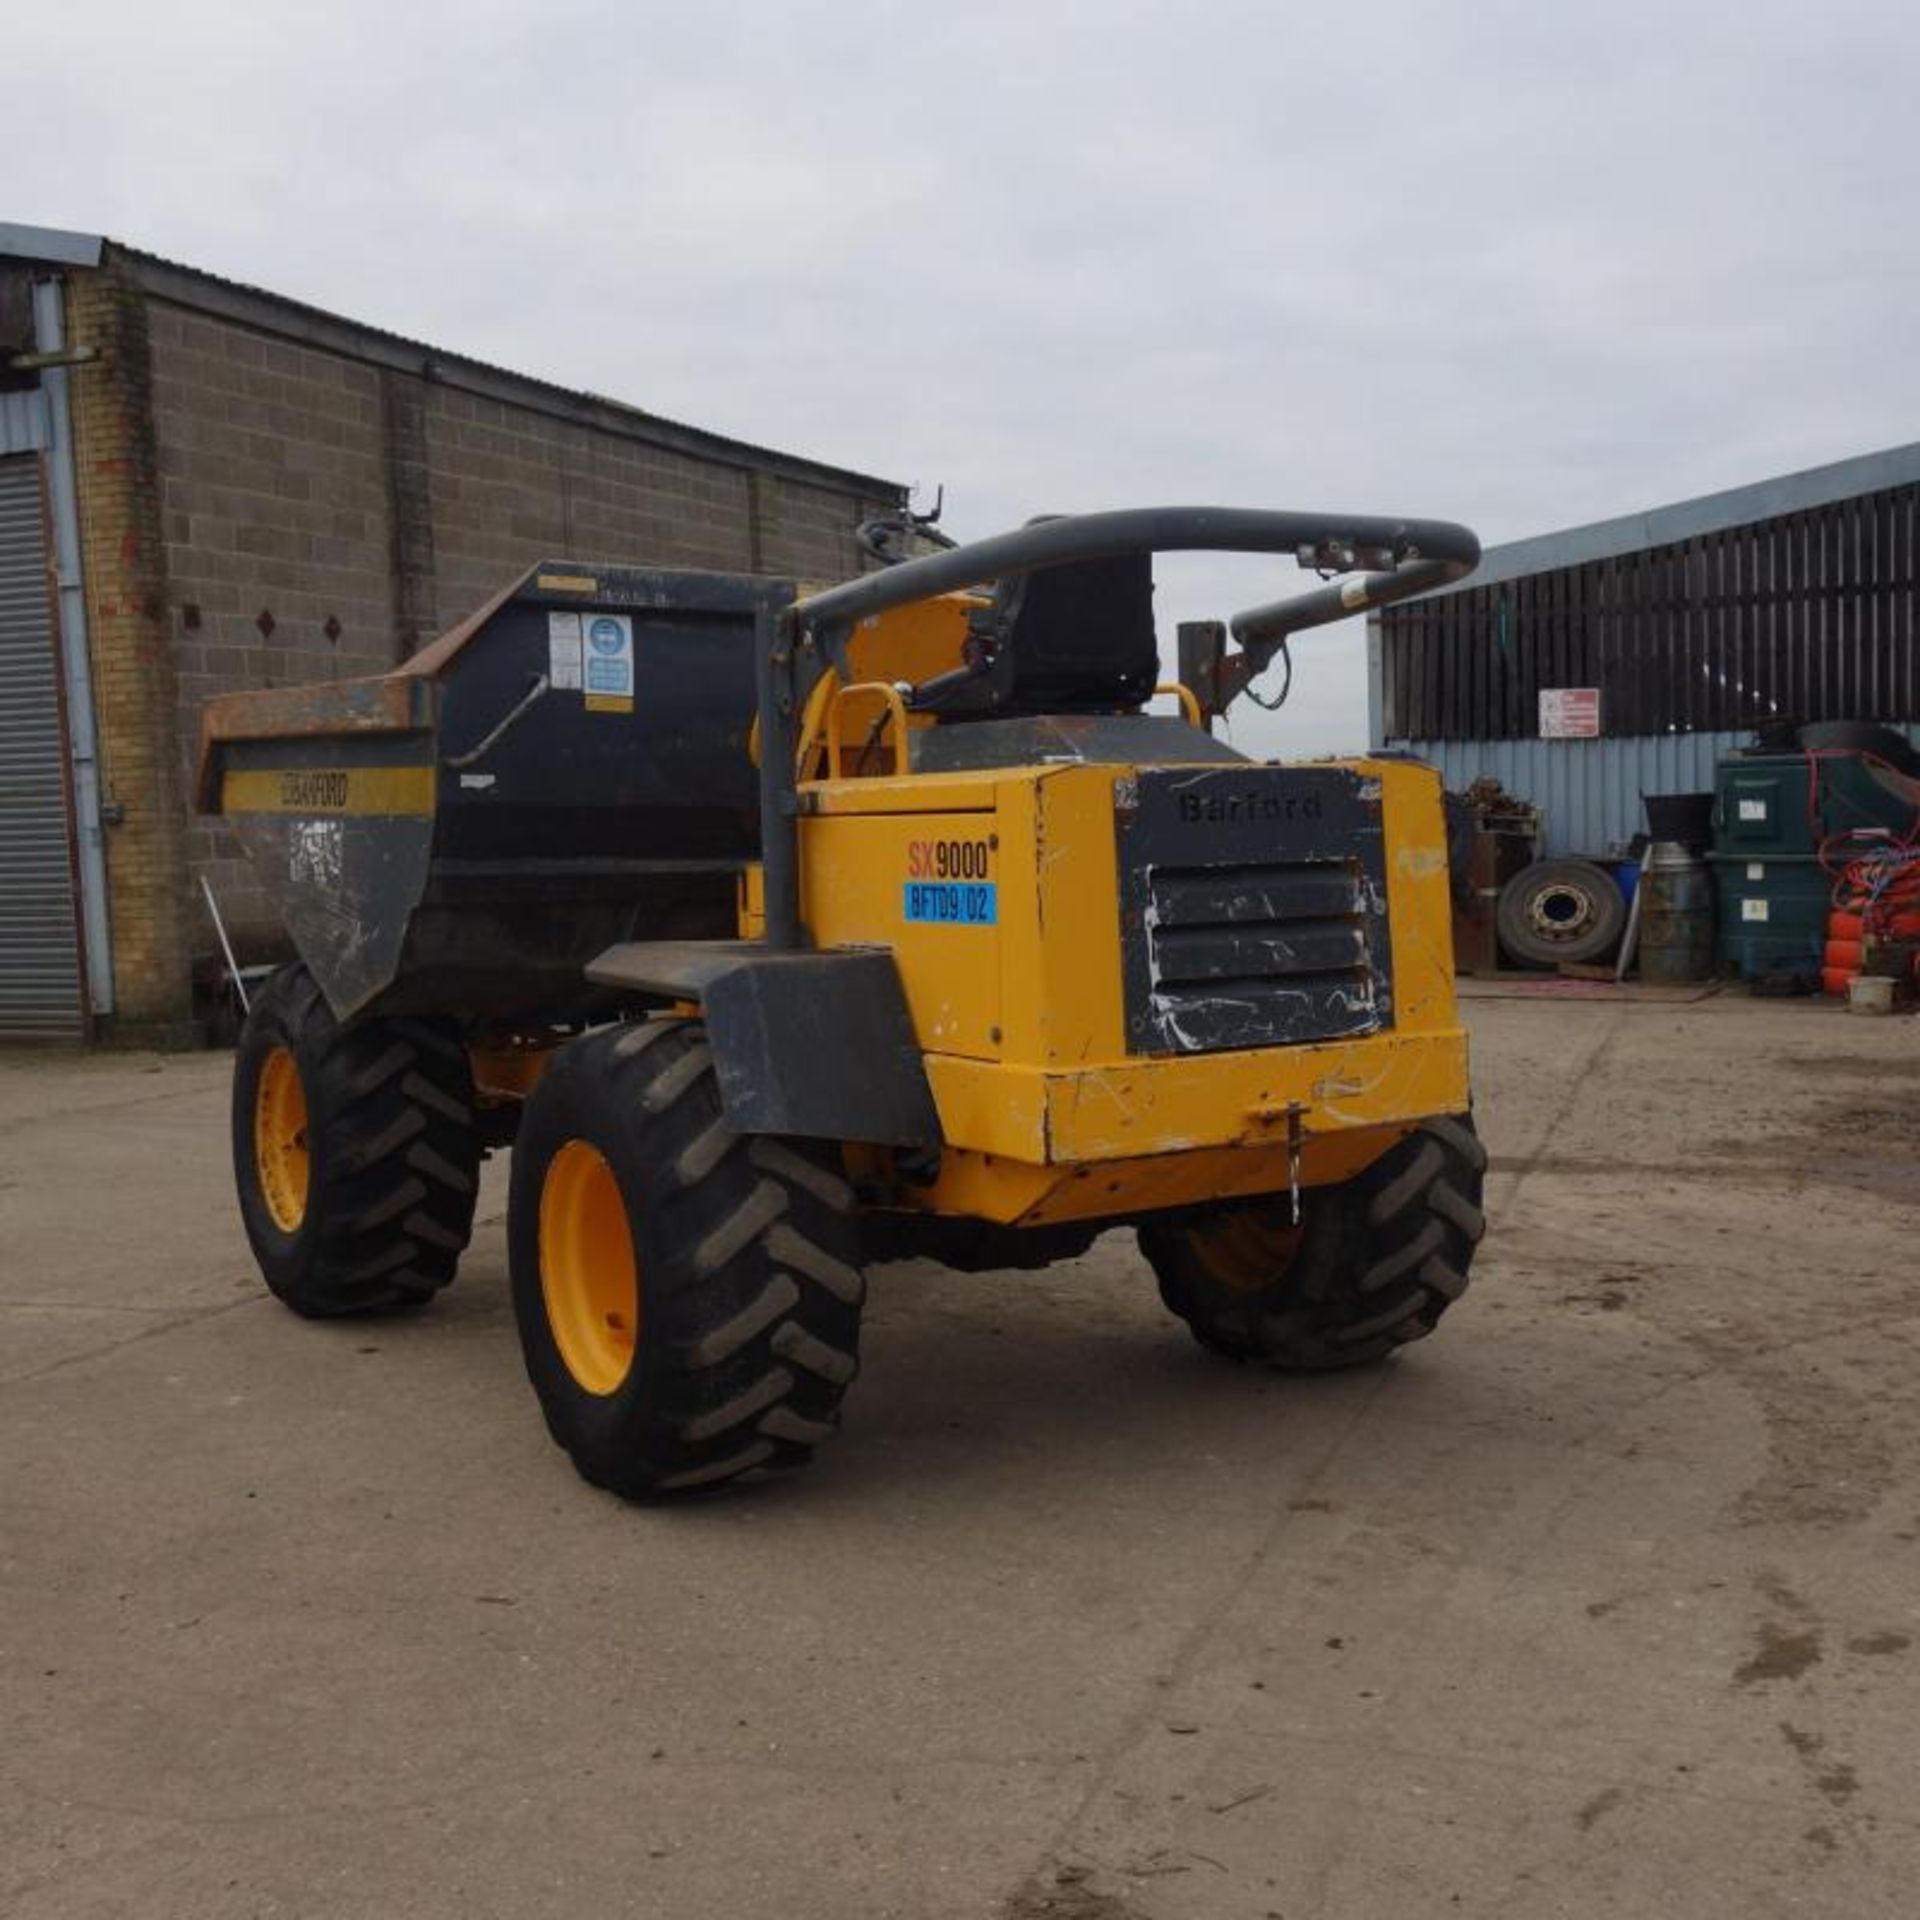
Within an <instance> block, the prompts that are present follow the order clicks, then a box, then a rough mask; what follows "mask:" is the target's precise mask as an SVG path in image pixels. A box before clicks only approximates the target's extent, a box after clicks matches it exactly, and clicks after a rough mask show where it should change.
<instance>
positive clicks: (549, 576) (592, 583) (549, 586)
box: [533, 573, 600, 593]
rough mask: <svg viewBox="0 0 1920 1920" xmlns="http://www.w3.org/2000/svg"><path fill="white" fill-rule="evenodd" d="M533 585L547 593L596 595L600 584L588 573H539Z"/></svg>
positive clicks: (535, 576)
mask: <svg viewBox="0 0 1920 1920" xmlns="http://www.w3.org/2000/svg"><path fill="white" fill-rule="evenodd" d="M533 584H534V585H535V586H536V587H544V588H546V590H547V591H548V592H549V593H597V592H599V590H600V582H599V581H598V580H596V579H595V578H594V577H593V575H592V574H590V573H539V574H535V575H534V579H533Z"/></svg>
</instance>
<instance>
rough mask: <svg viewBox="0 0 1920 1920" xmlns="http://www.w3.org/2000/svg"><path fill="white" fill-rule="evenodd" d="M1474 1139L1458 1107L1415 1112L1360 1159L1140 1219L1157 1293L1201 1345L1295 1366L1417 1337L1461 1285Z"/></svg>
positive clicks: (1468, 1251)
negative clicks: (1193, 1208)
mask: <svg viewBox="0 0 1920 1920" xmlns="http://www.w3.org/2000/svg"><path fill="white" fill-rule="evenodd" d="M1486 1165H1487V1155H1486V1149H1485V1148H1484V1147H1482V1146H1481V1144H1480V1141H1479V1138H1478V1136H1477V1135H1476V1134H1475V1133H1474V1130H1473V1122H1472V1121H1471V1120H1470V1119H1468V1118H1467V1116H1466V1115H1464V1114H1455V1115H1450V1116H1442V1117H1440V1118H1438V1119H1433V1120H1427V1121H1423V1122H1422V1123H1421V1125H1420V1126H1418V1127H1416V1128H1415V1129H1414V1131H1413V1132H1412V1133H1410V1134H1409V1135H1408V1136H1407V1137H1406V1139H1404V1140H1403V1141H1401V1142H1400V1143H1399V1145H1397V1146H1396V1147H1394V1148H1393V1149H1392V1151H1391V1152H1389V1153H1386V1154H1383V1155H1382V1156H1381V1157H1380V1158H1379V1159H1378V1160H1376V1161H1375V1162H1374V1163H1373V1165H1372V1166H1370V1167H1368V1168H1367V1169H1366V1171H1365V1172H1363V1173H1360V1174H1357V1175H1355V1176H1354V1178H1353V1179H1351V1180H1347V1181H1344V1182H1342V1183H1341V1184H1340V1185H1339V1186H1334V1187H1310V1188H1308V1189H1307V1190H1306V1191H1305V1192H1304V1193H1303V1194H1302V1195H1301V1196H1300V1224H1299V1226H1297V1227H1296V1226H1294V1224H1293V1210H1292V1205H1291V1203H1290V1201H1289V1200H1288V1198H1287V1197H1286V1196H1285V1195H1275V1196H1273V1197H1270V1198H1266V1199H1261V1200H1253V1201H1240V1202H1222V1203H1221V1204H1220V1205H1219V1206H1217V1207H1215V1208H1213V1209H1211V1210H1210V1211H1209V1212H1207V1213H1205V1214H1202V1215H1199V1216H1196V1215H1194V1214H1192V1213H1185V1214H1180V1215H1172V1216H1169V1217H1168V1218H1166V1219H1164V1220H1159V1221H1152V1222H1149V1223H1148V1224H1147V1225H1145V1226H1143V1227H1142V1228H1141V1229H1140V1250H1141V1252H1142V1253H1144V1254H1145V1255H1146V1257H1147V1260H1148V1263H1149V1264H1150V1265H1151V1266H1152V1268H1153V1270H1154V1273H1155V1275H1156V1276H1157V1277H1158V1279H1159V1282H1160V1297H1161V1299H1163V1300H1164V1301H1165V1302H1166V1304H1167V1306H1168V1308H1169V1309H1170V1310H1171V1311H1172V1312H1174V1313H1176V1314H1178V1315H1179V1317H1180V1318H1181V1319H1182V1320H1184V1321H1185V1322H1186V1323H1187V1326H1188V1328H1189V1330H1190V1331H1191V1332H1192V1334H1193V1337H1194V1338H1195V1339H1196V1340H1198V1341H1199V1342H1200V1344H1201V1345H1202V1346H1203V1347H1207V1348H1209V1349H1211V1350H1212V1351H1213V1352H1215V1353H1220V1354H1225V1355H1227V1356H1228V1357H1229V1358H1231V1359H1235V1360H1254V1361H1264V1362H1266V1363H1267V1364H1268V1365H1270V1366H1276V1367H1290V1368H1301V1369H1325V1368H1331V1367H1353V1366H1360V1365H1362V1364H1364V1363H1365V1362H1367V1361H1370V1360H1378V1359H1380V1358H1381V1357H1382V1356H1383V1355H1385V1354H1387V1353H1390V1352H1391V1351H1392V1350H1393V1349H1394V1348H1395V1347H1399V1346H1404V1345H1406V1343H1407V1342H1408V1341H1410V1340H1421V1339H1424V1338H1425V1337H1426V1336H1427V1335H1428V1334H1429V1333H1431V1332H1432V1331H1433V1329H1434V1327H1435V1326H1436V1325H1437V1324H1438V1322H1439V1319H1440V1316H1441V1315H1442V1314H1443V1313H1445V1312H1446V1310H1447V1308H1448V1307H1450V1306H1451V1305H1452V1304H1453V1303H1454V1301H1456V1300H1457V1299H1459V1297H1460V1296H1461V1294H1462V1293H1464V1292H1465V1291H1466V1286H1467V1274H1468V1269H1469V1268H1470V1267H1471V1265H1472V1262H1473V1250H1474V1247H1475V1246H1476V1244H1477V1243H1478V1242H1479V1239H1480V1236H1481V1235H1482V1234H1483V1233H1484V1232H1485V1231H1486V1218H1485V1216H1484V1215H1483V1214H1482V1213H1481V1211H1480V1200H1481V1183H1482V1179H1483V1176H1484V1174H1485V1171H1486Z"/></svg>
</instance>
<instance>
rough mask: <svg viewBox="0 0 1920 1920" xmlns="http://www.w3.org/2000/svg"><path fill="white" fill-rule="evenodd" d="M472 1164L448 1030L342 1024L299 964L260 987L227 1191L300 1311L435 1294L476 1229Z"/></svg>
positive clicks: (460, 1061)
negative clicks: (232, 1191) (234, 1191)
mask: <svg viewBox="0 0 1920 1920" xmlns="http://www.w3.org/2000/svg"><path fill="white" fill-rule="evenodd" d="M479 1165H480V1141H479V1136H478V1135H477V1133H476V1132H475V1130H474V1121H473V1085H472V1081H471V1078H470V1077H469V1074H468V1070H467V1055H466V1049H465V1048H464V1047H463V1046H462V1045H461V1042H460V1037H459V1035H458V1033H456V1032H455V1031H454V1030H453V1029H452V1028H451V1027H450V1026H445V1025H443V1024H441V1023H439V1022H436V1021H430V1020H370V1021H367V1022H365V1023H364V1024H362V1025H359V1026H353V1027H347V1028H342V1027H341V1026H339V1024H338V1023H337V1022H336V1021H335V1020H334V1017H333V1015H332V1013H331V1012H330V1011H329V1010H328V1007H327V1003H326V1001H325V999H324V998H323V997H322V996H321V993H320V989H319V987H318V986H317V985H316V984H315V983H314V979H313V976H312V975H311V974H310V973H308V971H307V970H306V968H305V967H284V968H282V969H281V970H280V972H278V973H276V974H275V975H274V976H273V977H272V978H271V979H270V980H269V981H268V982H267V984H266V985H265V986H264V987H263V988H262V989H261V991H260V992H259V994H258V995H257V996H256V997H255V999H254V1002H253V1006H252V1009H251V1011H250V1012H249V1013H248V1015H247V1019H246V1024H245V1026H244V1027H242V1029H241V1033H240V1045H239V1049H238V1052H237V1054H236V1057H235V1061H234V1076H233V1167H234V1183H235V1185H236V1187H237V1188H238V1190H239V1195H240V1217H241V1220H242V1222H243V1223H244V1225H245V1227H246V1231H247V1239H248V1241H249V1242H250V1243H251V1245H252V1247H253V1253H254V1258H255V1259H256V1260H257V1261H258V1262H259V1263H260V1271H261V1273H262V1275H263V1276H264V1277H265V1279H266V1283H267V1285H268V1286H269V1287H270V1288H272V1290H273V1292H274V1293H275V1295H276V1296H277V1297H278V1298H280V1299H281V1300H283V1301H285V1302H286V1304H287V1305H288V1306H290V1307H291V1308H292V1309H293V1310H294V1312H296V1313H300V1314H306V1315H308V1316H309V1317H311V1318H316V1319H325V1318H331V1317H333V1316H335V1315H339V1314H352V1313H374V1312H380V1311H382V1310H387V1309H392V1308H396V1307H413V1306H418V1305H420V1304H421V1303H422V1302H423V1301H426V1300H428V1299H431V1298H432V1296H433V1295H434V1294H435V1293H437V1292H438V1291H439V1290H440V1289H441V1288H442V1287H444V1286H445V1285H446V1284H447V1282H448V1281H449V1280H451V1279H452V1278H453V1275H454V1269H455V1267H456V1266H457V1264H458V1262H459V1259H460V1254H461V1251H462V1249H463V1248H464V1247H465V1246H466V1244H467V1238H468V1235H469V1234H470V1233H471V1231H472V1228H473V1206H474V1198H475V1193H476V1189H477V1176H478V1171H479Z"/></svg>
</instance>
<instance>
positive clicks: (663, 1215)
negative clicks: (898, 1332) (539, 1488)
mask: <svg viewBox="0 0 1920 1920" xmlns="http://www.w3.org/2000/svg"><path fill="white" fill-rule="evenodd" d="M507 1236H508V1244H509V1249H510V1254H511V1263H512V1273H513V1306H514V1314H515V1318H516V1319H517V1320H518V1322H519V1327H520V1344H521V1351H522V1353H523V1355H524V1357H525V1360H526V1366H527V1374H528V1377H529V1378H530V1379H531V1381H532V1382H533V1387H534V1391H535V1393H536V1394H537V1395H538V1397H539V1400H540V1406H541V1410H542V1412H543V1413H544V1414H545V1415H546V1420H547V1426H548V1428H549V1430H550V1431H551V1433H552V1434H553V1437H554V1439H555V1440H556V1441H558V1442H559V1444H560V1445H561V1446H562V1447H564V1448H565V1449H566V1451H567V1453H568V1454H569V1455H570V1456H571V1458H572V1460H573V1463H574V1465H575V1466H576V1467H577V1468H578V1469H579V1471H580V1473H581V1474H582V1475H583V1476H584V1477H585V1478H586V1479H588V1480H590V1481H592V1482H593V1483H594V1484H595V1485H596V1486H601V1487H605V1488H607V1489H609V1490H610V1491H611V1492H614V1493H618V1494H621V1495H623V1496H625V1497H626V1498H628V1499H645V1498H650V1497H653V1496H658V1495H666V1494H673V1493H678V1492H683V1491H691V1490H694V1489H698V1488H705V1487H712V1486H717V1485H719V1484H720V1483H722V1482H724V1481H727V1480H732V1479H735V1478H737V1477H738V1476H739V1475H741V1474H745V1473H751V1472H753V1471H755V1470H756V1469H768V1468H780V1467H793V1466H799V1465H802V1464H803V1463H804V1462H805V1461H806V1460H808V1459H809V1458H810V1457H811V1455H812V1452H813V1449H814V1448H815V1447H816V1446H817V1445H819V1443H820V1442H821V1441H823V1440H825V1439H827V1438H828V1437H830V1436H831V1434H832V1433H833V1432H834V1430H835V1428H836V1426H837V1425H838V1422H839V1414H840V1402H841V1400H842V1398H843V1397H844V1396H845V1393H846V1390H847V1387H848V1385H849V1383H850V1382H851V1381H852V1379H853V1377H854V1374H855V1372H856V1371H857V1369H858V1365H859V1360H858V1355H859V1338H860V1308H861V1305H862V1302H863V1300H864V1298H865V1294H866V1282H865V1279H864V1277H863V1276H862V1274H861V1272H860V1269H859V1266H858V1264H857V1262H858V1259H859V1236H858V1229H857V1223H856V1219H855V1215H854V1197H853V1190H852V1188H851V1187H849V1186H848V1185H847V1183H846V1182H845V1181H844V1180H843V1179H841V1177H840V1176H839V1174H838V1173H836V1172H835V1171H834V1170H833V1169H832V1168H830V1167H829V1166H827V1165H826V1164H825V1163H824V1162H823V1161H822V1160H821V1159H819V1158H818V1157H816V1156H815V1155H814V1154H812V1153H811V1152H809V1151H807V1150H805V1149H803V1148H802V1147H800V1146H798V1145H796V1144H794V1143H790V1142H786V1141H780V1140H773V1139H767V1138H761V1137H754V1136H748V1135H741V1134H736V1133H733V1132H731V1131H729V1129H728V1128H727V1125H726V1122H725V1119H724V1117H723V1115H722V1111H721V1105H720V1092H719V1087H718V1084H717V1082H716V1080H715V1077H714V1070H713V1060H712V1056H711V1054H710V1052H709V1051H708V1048H707V1043H706V1036H705V1034H704V1031H703V1030H702V1029H701V1027H700V1026H699V1025H698V1024H697V1023H696V1022H693V1021H687V1020H675V1019H655V1020H649V1021H643V1022H638V1023H635V1024H632V1025H629V1026H624V1027H614V1028H609V1029H607V1030H605V1031H603V1032H600V1033H595V1034H590V1035H588V1036H587V1037H586V1038H585V1039H582V1040H577V1041H575V1042H574V1043H573V1044H572V1045H570V1046H568V1047H566V1048H564V1049H563V1050H562V1051H561V1053H560V1054H559V1055H558V1057H557V1058H556V1059H555V1061H554V1063H553V1065H552V1067H551V1068H550V1069H549V1070H548V1071H547V1073H546V1074H545V1075H544V1076H543V1077H542V1079H541V1081H540V1083H539V1085H538V1086H537V1087H535V1089H534V1091H533V1094H532V1096H531V1097H530V1098H529V1100H528V1102H527V1106H526V1111H525V1113H524V1115H523V1116H522V1119H521V1123H520V1134H519V1139H518V1142H517V1144H516V1146H515V1148H514V1156H513V1190H512V1199H511V1203H510V1206H509V1210H508V1220H507Z"/></svg>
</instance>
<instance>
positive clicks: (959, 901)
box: [902, 839, 1000, 927]
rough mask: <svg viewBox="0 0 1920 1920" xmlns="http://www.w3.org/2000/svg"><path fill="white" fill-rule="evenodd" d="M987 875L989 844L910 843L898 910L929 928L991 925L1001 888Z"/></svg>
mask: <svg viewBox="0 0 1920 1920" xmlns="http://www.w3.org/2000/svg"><path fill="white" fill-rule="evenodd" d="M992 873H993V844H992V842H991V841H990V840H987V839H964V840H962V839H953V840H944V839H943V840H909V841H908V842H907V880H906V884H905V887H904V889H903V891H902V912H903V914H904V915H905V917H906V918H907V919H908V920H911V921H918V922H921V923H924V924H928V925H933V926H949V927H991V926H994V925H996V924H997V923H998V921H999V918H1000V899H999V893H1000V890H999V888H998V887H997V886H996V885H995V884H994V882H993V880H992V878H991V876H992Z"/></svg>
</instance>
